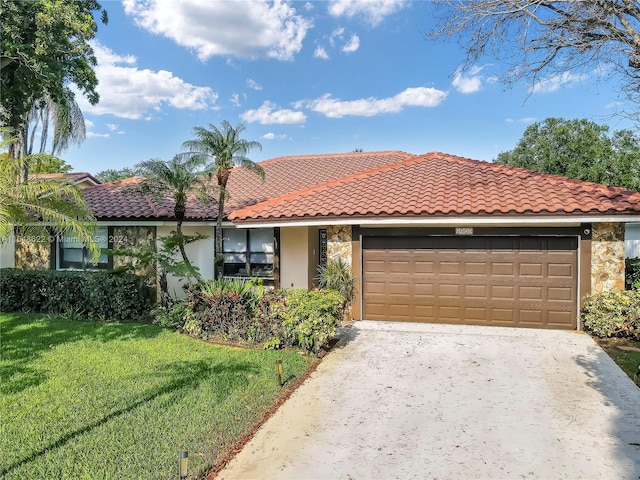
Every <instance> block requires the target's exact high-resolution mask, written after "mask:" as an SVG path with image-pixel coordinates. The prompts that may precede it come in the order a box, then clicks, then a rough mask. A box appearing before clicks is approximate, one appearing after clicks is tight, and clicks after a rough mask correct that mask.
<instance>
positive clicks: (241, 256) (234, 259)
mask: <svg viewBox="0 0 640 480" xmlns="http://www.w3.org/2000/svg"><path fill="white" fill-rule="evenodd" d="M224 263H241V264H242V265H244V264H246V263H247V255H246V254H245V253H225V254H224Z"/></svg>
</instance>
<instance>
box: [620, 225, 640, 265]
mask: <svg viewBox="0 0 640 480" xmlns="http://www.w3.org/2000/svg"><path fill="white" fill-rule="evenodd" d="M625 227H626V228H625V233H624V256H625V258H640V223H627V224H626V226H625Z"/></svg>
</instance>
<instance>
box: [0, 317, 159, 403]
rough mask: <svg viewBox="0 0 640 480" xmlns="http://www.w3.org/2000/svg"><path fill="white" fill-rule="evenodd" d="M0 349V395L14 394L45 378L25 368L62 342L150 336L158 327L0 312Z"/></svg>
mask: <svg viewBox="0 0 640 480" xmlns="http://www.w3.org/2000/svg"><path fill="white" fill-rule="evenodd" d="M2 317H3V319H2V322H0V351H1V352H2V360H3V363H4V364H5V365H3V366H0V378H2V384H1V385H0V394H3V395H5V394H11V393H18V392H21V391H22V390H24V389H25V388H28V387H32V386H36V385H39V384H40V383H41V382H43V381H44V380H46V378H45V377H44V375H43V373H42V372H39V371H38V370H36V369H33V368H31V367H29V364H30V363H31V362H33V361H34V360H35V359H36V358H38V357H39V356H40V355H42V354H43V353H45V352H47V351H49V350H51V349H53V348H55V347H57V346H59V345H62V344H64V343H70V342H75V341H78V340H80V339H82V338H91V339H93V340H97V341H100V342H109V341H112V340H119V339H124V338H153V337H155V336H157V335H158V334H159V333H160V332H161V329H160V328H159V327H156V326H153V325H146V324H136V323H108V322H92V321H79V320H67V319H65V318H62V317H55V316H47V315H33V314H9V313H5V314H2Z"/></svg>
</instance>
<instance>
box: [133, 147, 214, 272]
mask: <svg viewBox="0 0 640 480" xmlns="http://www.w3.org/2000/svg"><path fill="white" fill-rule="evenodd" d="M206 164H207V161H206V159H205V158H204V157H202V156H199V155H189V154H181V155H176V156H174V157H173V158H172V159H171V160H168V161H165V160H161V159H158V158H154V159H151V160H146V161H144V162H140V163H138V164H137V165H136V166H135V168H136V169H137V171H138V172H139V173H140V174H141V175H142V176H143V177H144V180H143V181H142V183H141V184H140V189H141V190H142V192H144V193H150V194H152V195H153V196H154V197H156V198H157V199H159V200H164V199H165V198H166V197H167V196H170V197H172V199H173V202H174V207H173V212H174V214H175V217H176V233H177V239H176V240H177V246H178V249H179V250H180V254H181V255H182V260H184V262H185V264H186V265H187V267H188V269H189V271H190V273H191V274H192V275H194V276H196V275H197V270H196V269H195V268H194V267H193V265H192V264H191V262H190V261H189V258H188V257H187V252H186V251H185V248H184V246H185V237H184V235H183V234H182V223H183V222H184V218H185V214H186V209H187V199H188V198H189V196H191V195H192V196H193V197H194V198H195V199H196V200H198V201H200V202H202V203H208V202H210V201H211V194H210V192H209V190H210V187H209V184H208V182H207V179H208V175H209V173H208V171H207V170H206V168H205V167H206Z"/></svg>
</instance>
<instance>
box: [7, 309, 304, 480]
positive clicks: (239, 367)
mask: <svg viewBox="0 0 640 480" xmlns="http://www.w3.org/2000/svg"><path fill="white" fill-rule="evenodd" d="M0 342H1V343H0V347H1V355H0V379H1V382H2V383H1V384H0V392H1V399H2V401H1V404H0V419H2V421H1V422H0V452H3V453H2V455H0V478H6V479H24V478H65V479H114V478H116V479H117V478H126V479H136V478H144V479H163V478H167V479H173V478H175V477H176V476H177V467H176V466H177V455H178V452H179V451H180V450H188V451H189V471H190V472H192V473H193V474H194V475H203V474H204V473H205V472H206V471H207V470H209V469H211V468H212V467H213V466H215V465H216V463H218V462H219V461H221V460H222V459H223V458H224V457H225V456H226V454H227V453H228V452H229V450H230V448H231V447H232V446H233V445H234V443H235V442H236V441H237V440H238V439H239V438H240V437H241V436H242V435H245V434H247V433H248V432H250V431H251V430H252V429H253V428H254V427H255V424H256V422H258V421H259V420H260V418H261V417H262V416H263V415H264V413H265V412H266V411H267V410H268V409H269V408H270V407H271V406H272V405H273V404H274V403H275V402H276V401H277V399H278V398H279V397H280V396H281V395H282V392H283V391H282V389H281V387H279V385H278V383H277V380H276V377H275V366H274V365H275V360H276V359H277V358H282V361H283V365H284V370H285V374H284V378H286V379H289V381H290V380H292V379H294V378H297V377H299V376H301V375H302V374H304V373H305V372H306V371H307V369H308V368H309V367H310V366H311V364H312V363H313V361H314V360H313V359H312V358H310V357H308V356H306V355H300V354H299V353H298V352H294V351H285V352H274V351H264V350H244V349H237V348H232V347H222V346H215V345H211V344H208V343H205V342H202V341H198V340H194V339H191V338H189V337H186V336H183V335H179V334H177V333H174V332H171V331H168V330H163V329H161V328H159V327H156V326H153V325H143V324H135V323H127V324H121V323H100V322H97V323H95V322H79V321H73V320H67V319H63V318H54V317H46V316H42V315H24V314H0Z"/></svg>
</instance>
